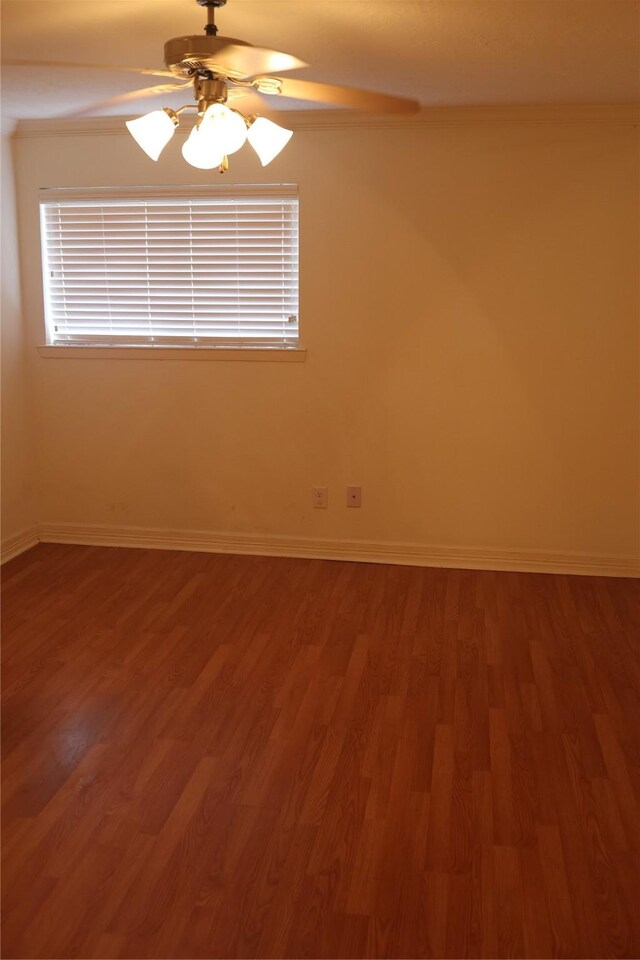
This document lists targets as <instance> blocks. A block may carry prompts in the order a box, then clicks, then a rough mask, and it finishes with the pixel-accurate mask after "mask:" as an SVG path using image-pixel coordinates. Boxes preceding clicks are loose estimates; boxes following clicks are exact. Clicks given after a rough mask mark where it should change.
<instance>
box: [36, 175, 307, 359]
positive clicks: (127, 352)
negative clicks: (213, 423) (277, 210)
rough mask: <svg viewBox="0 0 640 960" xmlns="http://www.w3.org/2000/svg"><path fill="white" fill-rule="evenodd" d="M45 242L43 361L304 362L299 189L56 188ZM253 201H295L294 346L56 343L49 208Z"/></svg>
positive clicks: (225, 341)
mask: <svg viewBox="0 0 640 960" xmlns="http://www.w3.org/2000/svg"><path fill="white" fill-rule="evenodd" d="M39 194H40V195H39V214H40V239H41V257H42V276H43V311H44V329H45V336H46V342H45V344H43V345H41V346H39V347H38V352H39V353H40V355H41V356H43V357H55V358H60V357H74V358H87V359H93V358H95V357H107V356H109V357H113V358H120V359H149V358H150V357H157V358H160V359H216V360H218V359H230V360H249V359H255V360H288V361H295V360H304V359H305V355H306V351H305V350H304V348H303V347H302V346H301V343H300V334H299V223H300V210H299V191H298V187H297V185H296V184H229V185H226V184H225V185H185V184H180V185H168V186H159V187H158V186H152V187H150V186H124V187H90V188H76V187H55V188H42V189H41V190H40V191H39ZM251 197H254V198H257V199H264V200H267V201H268V200H269V199H270V198H274V199H276V200H277V199H280V198H283V199H285V198H286V199H288V200H291V199H293V200H295V201H296V202H295V220H294V223H295V235H294V240H293V262H294V264H295V280H294V285H293V290H294V292H295V295H296V305H297V307H298V313H297V314H296V316H297V323H296V327H297V330H296V334H297V336H296V337H295V338H292V339H290V340H282V341H281V342H279V341H274V340H271V341H269V342H267V341H265V342H261V340H260V337H255V338H253V339H251V340H250V341H248V342H247V341H245V339H244V338H222V337H202V336H200V337H196V338H194V337H193V336H192V335H189V334H185V336H184V337H181V336H172V337H171V338H165V339H162V340H159V339H156V338H154V337H150V338H149V339H146V338H144V339H143V338H136V339H135V340H127V339H126V337H122V336H120V337H114V338H113V339H111V338H108V337H104V336H101V337H100V338H97V337H90V336H87V337H86V338H81V337H79V338H78V339H75V340H74V339H69V338H68V337H67V338H60V339H56V338H55V336H54V333H53V331H52V329H51V327H52V321H51V300H50V288H49V263H48V256H49V249H48V244H47V239H48V238H47V231H46V229H45V209H46V208H45V204H47V203H51V202H54V203H60V202H62V203H64V202H65V201H68V202H70V203H73V202H74V201H89V202H92V203H96V204H99V203H100V201H101V200H104V201H107V200H109V201H118V200H123V201H132V200H136V199H140V200H141V201H149V200H150V201H153V200H154V199H157V198H160V199H168V200H173V199H175V200H176V201H180V200H181V199H182V200H184V201H187V200H190V199H216V198H220V199H227V200H234V199H244V198H248V199H250V198H251Z"/></svg>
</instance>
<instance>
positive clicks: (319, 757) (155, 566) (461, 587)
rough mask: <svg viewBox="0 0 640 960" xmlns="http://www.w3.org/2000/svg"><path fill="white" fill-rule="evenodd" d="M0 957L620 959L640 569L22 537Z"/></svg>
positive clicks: (638, 748)
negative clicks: (497, 569)
mask: <svg viewBox="0 0 640 960" xmlns="http://www.w3.org/2000/svg"><path fill="white" fill-rule="evenodd" d="M2 589H3V606H2V617H3V641H4V643H3V695H4V700H3V720H4V723H3V749H4V763H3V768H2V776H3V795H2V814H3V816H2V830H3V873H2V884H3V903H2V906H3V910H2V914H3V933H4V937H3V956H6V957H7V958H9V957H11V958H16V960H22V958H27V957H65V958H67V960H71V958H83V957H84V958H103V960H106V958H108V957H123V958H124V957H138V958H143V957H149V958H160V957H166V958H169V957H171V958H181V957H185V958H186V957H191V958H200V957H202V958H211V957H214V956H225V957H229V958H235V957H238V958H240V957H257V956H262V957H290V958H293V957H318V956H324V957H327V958H331V957H335V958H338V957H344V958H348V957H361V958H369V957H381V956H389V957H410V956H415V957H428V956H434V957H435V956H437V957H443V958H449V957H451V958H453V957H460V956H476V957H507V956H517V957H527V958H528V957H532V958H533V957H539V956H545V957H551V956H553V957H575V956H581V957H598V956H612V957H616V956H620V957H622V956H629V957H631V956H638V955H640V921H639V920H638V911H637V891H638V889H639V887H640V804H639V801H640V742H639V740H638V730H640V706H639V703H640V696H639V693H640V670H639V669H638V664H639V662H640V656H639V655H640V583H638V582H636V581H633V580H625V581H622V580H620V581H617V580H611V579H607V578H593V577H567V576H556V577H554V576H547V575H538V574H515V573H514V574H509V573H492V572H473V571H465V570H430V569H420V568H415V567H407V568H402V567H388V566H383V565H373V564H354V563H341V562H328V561H318V560H286V559H270V558H267V557H241V556H232V555H223V556H215V555H208V554H189V553H185V552H162V551H146V550H126V549H111V548H98V547H76V546H61V545H55V544H40V545H38V546H37V547H35V548H34V549H33V550H31V551H29V552H28V553H27V554H25V555H22V556H21V557H18V558H16V559H15V560H13V561H10V562H9V563H8V564H7V565H6V566H5V567H4V568H3V584H2Z"/></svg>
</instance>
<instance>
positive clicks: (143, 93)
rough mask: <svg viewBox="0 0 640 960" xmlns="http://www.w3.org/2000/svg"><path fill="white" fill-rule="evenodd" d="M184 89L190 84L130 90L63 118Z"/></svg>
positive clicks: (80, 115) (189, 86) (165, 84)
mask: <svg viewBox="0 0 640 960" xmlns="http://www.w3.org/2000/svg"><path fill="white" fill-rule="evenodd" d="M184 88H188V89H192V84H191V82H188V83H160V84H158V85H157V86H155V87H142V89H141V90H130V91H129V92H128V93H120V94H118V96H115V97H109V99H108V100H100V101H98V103H92V104H90V106H88V107H85V108H84V109H83V110H74V111H73V113H65V114H63V116H65V117H84V116H86V115H87V114H88V113H93V111H94V110H102V109H104V108H105V107H115V106H117V105H118V104H120V103H129V102H130V101H132V100H144V99H146V98H147V97H159V96H160V95H161V94H163V93H175V92H176V91H177V90H182V89H184Z"/></svg>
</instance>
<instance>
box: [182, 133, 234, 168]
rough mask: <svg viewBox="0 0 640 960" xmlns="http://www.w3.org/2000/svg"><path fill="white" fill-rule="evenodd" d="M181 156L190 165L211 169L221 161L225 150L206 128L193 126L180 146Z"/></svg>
mask: <svg viewBox="0 0 640 960" xmlns="http://www.w3.org/2000/svg"><path fill="white" fill-rule="evenodd" d="M182 156H183V157H184V159H185V160H186V161H187V163H190V164H191V166H192V167H197V168H198V169H199V170H213V168H214V167H219V166H220V164H221V163H222V161H223V158H224V156H225V151H224V150H223V149H222V147H221V146H220V144H219V143H218V141H217V139H216V138H215V137H212V136H210V135H209V133H208V131H207V130H206V128H205V129H204V130H203V129H202V126H195V127H194V128H193V130H192V131H191V133H190V134H189V136H188V137H187V139H186V140H185V142H184V144H183V146H182Z"/></svg>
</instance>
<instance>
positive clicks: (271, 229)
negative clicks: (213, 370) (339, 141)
mask: <svg viewBox="0 0 640 960" xmlns="http://www.w3.org/2000/svg"><path fill="white" fill-rule="evenodd" d="M40 210H41V228H42V246H43V271H44V280H45V284H44V289H45V314H46V325H47V340H48V342H49V343H55V344H60V343H87V344H100V343H103V344H109V345H126V344H149V345H158V346H162V345H168V344H182V345H196V346H199V345H209V346H212V345H213V346H234V347H237V346H246V347H250V346H254V347H255V346H259V347H291V346H295V345H296V344H297V343H298V197H297V195H296V192H295V188H290V187H268V188H264V187H260V188H251V189H249V188H247V189H245V190H242V189H238V188H234V190H233V191H230V190H229V189H226V188H222V189H215V188H213V189H208V190H203V188H201V187H200V188H176V189H175V190H172V191H170V190H168V189H167V190H166V191H162V192H160V191H154V192H149V193H145V192H144V191H140V190H121V191H118V192H117V193H116V192H115V191H112V190H106V189H105V190H104V191H93V192H92V193H91V194H84V193H83V192H81V191H80V192H79V191H65V190H64V189H61V190H47V191H41V201H40Z"/></svg>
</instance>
